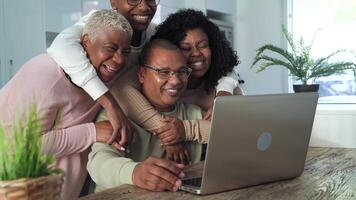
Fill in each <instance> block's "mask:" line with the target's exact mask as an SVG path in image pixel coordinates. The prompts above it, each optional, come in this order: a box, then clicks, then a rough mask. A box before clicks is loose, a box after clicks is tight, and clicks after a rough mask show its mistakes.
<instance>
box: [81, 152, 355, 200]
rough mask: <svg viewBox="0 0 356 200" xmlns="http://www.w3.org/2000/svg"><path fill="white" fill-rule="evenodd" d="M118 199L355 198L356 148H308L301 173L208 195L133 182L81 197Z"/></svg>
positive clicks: (85, 199) (267, 199)
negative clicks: (149, 187) (155, 189)
mask: <svg viewBox="0 0 356 200" xmlns="http://www.w3.org/2000/svg"><path fill="white" fill-rule="evenodd" d="M94 199H95V200H97V199H100V200H116V199H117V200H118V199H130V200H131V199H144V200H151V199H152V200H164V199H183V200H184V199H186V200H191V199H193V200H194V199H205V200H217V199H224V200H225V199H254V200H255V199H263V200H269V199H288V200H289V199H322V200H324V199H330V200H334V199H340V200H341V199H355V200H356V149H341V148H309V151H308V155H307V161H306V164H305V169H304V172H303V174H302V176H300V177H297V178H295V179H292V180H287V181H280V182H275V183H270V184H265V185H259V186H254V187H249V188H245V189H238V190H233V191H228V192H223V193H217V194H212V195H207V196H197V195H193V194H190V193H187V192H183V191H179V192H175V193H172V192H149V191H146V190H142V189H139V188H137V187H135V186H131V185H123V186H120V187H117V188H113V189H109V190H105V191H103V192H99V193H95V194H91V195H88V196H86V197H83V198H81V199H80V200H94Z"/></svg>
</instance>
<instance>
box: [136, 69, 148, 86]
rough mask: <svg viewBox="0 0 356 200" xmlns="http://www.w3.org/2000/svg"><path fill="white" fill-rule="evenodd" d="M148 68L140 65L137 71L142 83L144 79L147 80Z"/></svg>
mask: <svg viewBox="0 0 356 200" xmlns="http://www.w3.org/2000/svg"><path fill="white" fill-rule="evenodd" d="M145 73H146V70H145V69H144V68H143V67H140V68H139V69H138V71H137V76H138V80H139V81H140V83H141V84H143V82H144V80H145V75H146V74H145Z"/></svg>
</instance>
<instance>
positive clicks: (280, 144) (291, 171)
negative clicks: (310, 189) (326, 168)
mask: <svg viewBox="0 0 356 200" xmlns="http://www.w3.org/2000/svg"><path fill="white" fill-rule="evenodd" d="M317 100H318V93H297V94H277V95H256V96H228V97H218V98H216V100H215V102H214V110H213V117H212V125H211V133H210V139H209V143H208V147H207V152H206V159H205V162H202V163H198V164H195V165H192V166H190V167H187V169H185V173H186V178H185V179H184V180H183V185H182V186H181V187H180V189H181V190H185V191H189V192H193V193H196V194H210V193H216V192H222V191H226V190H232V189H237V188H243V187H248V186H253V185H259V184H263V183H268V182H273V181H278V180H284V179H290V178H294V177H297V176H299V175H301V173H302V172H303V169H304V163H305V159H306V154H307V150H308V145H309V139H310V134H311V130H312V126H313V121H314V115H315V109H316V105H317Z"/></svg>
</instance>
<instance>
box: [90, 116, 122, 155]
mask: <svg viewBox="0 0 356 200" xmlns="http://www.w3.org/2000/svg"><path fill="white" fill-rule="evenodd" d="M94 125H95V130H96V141H97V142H102V143H106V142H107V141H108V140H109V139H110V138H111V137H112V131H113V128H112V126H111V124H110V122H109V121H108V120H106V121H101V122H96V123H95V124H94ZM119 141H120V138H115V140H114V142H113V143H112V144H111V145H113V146H114V147H115V148H116V149H117V150H119V151H121V146H120V145H119Z"/></svg>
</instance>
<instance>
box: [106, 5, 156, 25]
mask: <svg viewBox="0 0 356 200" xmlns="http://www.w3.org/2000/svg"><path fill="white" fill-rule="evenodd" d="M110 2H111V7H112V8H113V9H115V10H117V11H119V12H120V13H121V14H122V15H123V16H124V17H125V18H126V19H127V20H128V21H129V22H130V24H131V26H132V28H133V29H134V31H139V32H143V31H146V29H147V27H148V25H149V24H150V22H151V20H152V18H153V16H154V15H155V13H156V10H157V5H156V6H152V5H149V4H147V2H146V0H142V1H141V3H140V4H138V5H137V6H132V5H129V4H128V3H127V0H110Z"/></svg>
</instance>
